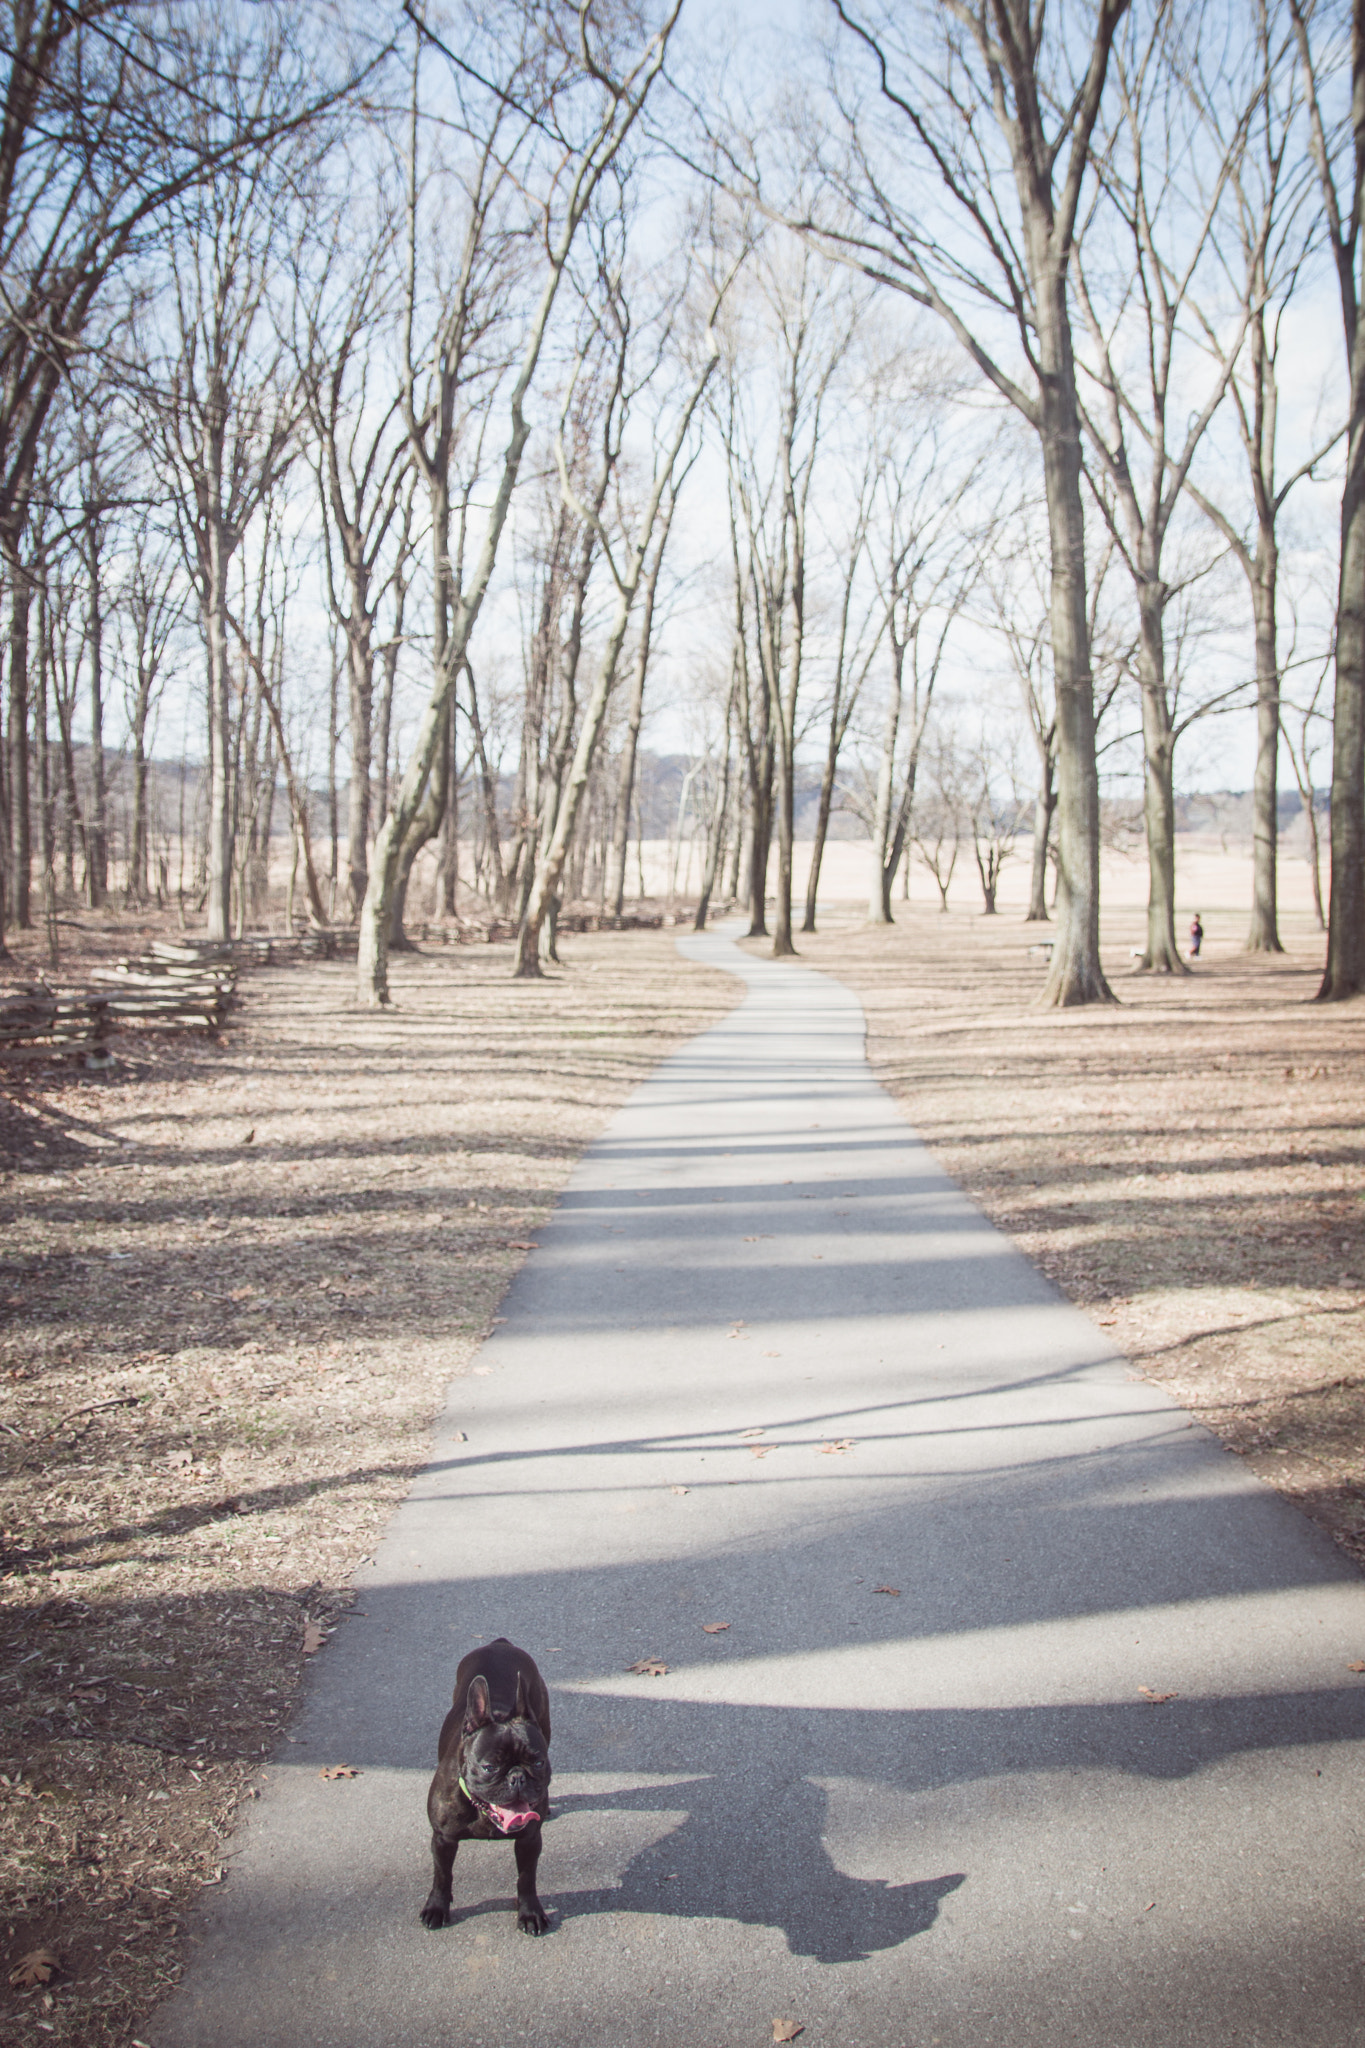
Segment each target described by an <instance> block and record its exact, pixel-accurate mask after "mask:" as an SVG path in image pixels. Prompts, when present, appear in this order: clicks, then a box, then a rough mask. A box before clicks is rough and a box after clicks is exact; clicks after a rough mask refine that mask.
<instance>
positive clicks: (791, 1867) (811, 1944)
mask: <svg viewBox="0 0 1365 2048" xmlns="http://www.w3.org/2000/svg"><path fill="white" fill-rule="evenodd" d="M675 1801H677V1802H678V1803H682V1802H685V1803H686V1806H687V1809H688V1810H687V1817H686V1819H685V1820H684V1821H683V1823H682V1825H681V1826H680V1827H678V1828H676V1829H674V1830H673V1831H672V1832H670V1833H669V1834H667V1835H665V1836H663V1837H662V1838H661V1839H659V1840H656V1841H654V1842H651V1843H650V1844H649V1845H648V1847H646V1848H644V1849H641V1850H640V1851H639V1852H638V1853H637V1854H636V1855H635V1856H633V1857H632V1858H631V1860H630V1862H629V1863H628V1864H627V1866H626V1868H625V1870H624V1872H623V1873H622V1876H621V1879H620V1882H619V1883H618V1884H614V1885H604V1886H602V1887H600V1888H599V1889H596V1890H591V1891H589V1890H583V1891H574V1890H568V1889H565V1888H564V1887H563V1886H560V1885H557V1884H556V1883H555V1868H554V1866H555V1832H556V1831H555V1826H554V1821H553V1818H552V1819H551V1822H550V1825H549V1827H548V1828H547V1829H546V1832H545V1856H544V1858H543V1860H542V1862H541V1882H542V1883H543V1885H544V1888H545V1905H546V1909H547V1911H549V1912H550V1913H551V1914H552V1916H553V1917H552V1920H551V1928H552V1930H553V1928H555V1927H556V1926H558V1925H559V1924H560V1922H561V1921H567V1920H571V1919H573V1920H577V1919H582V1918H584V1917H586V1916H589V1915H592V1914H597V1913H650V1914H655V1915H661V1916H663V1917H665V1918H669V1919H680V1920H693V1919H698V1920H701V1919H704V1920H734V1921H737V1922H739V1923H740V1924H741V1925H743V1926H748V1927H775V1928H779V1929H781V1931H782V1932H783V1934H785V1936H786V1939H787V1945H788V1947H789V1949H790V1950H791V1952H792V1954H793V1955H799V1956H810V1957H812V1958H814V1960H815V1961H817V1962H822V1963H851V1962H865V1961H866V1960H867V1959H868V1958H869V1957H870V1956H873V1955H876V1954H878V1953H880V1952H881V1951H883V1950H886V1949H892V1948H899V1946H900V1944H901V1943H902V1942H904V1941H909V1940H910V1939H911V1938H912V1937H913V1936H914V1935H917V1934H924V1933H926V1932H927V1930H928V1929H929V1928H930V1927H932V1926H933V1924H934V1922H935V1920H936V1919H937V1918H938V1909H939V1902H940V1900H942V1899H945V1898H947V1897H948V1895H949V1894H950V1893H951V1892H955V1891H956V1890H957V1888H958V1886H959V1885H961V1884H963V1883H965V1882H966V1879H965V1876H964V1874H963V1873H962V1872H960V1871H958V1872H952V1873H950V1874H948V1875H946V1876H943V1877H931V1878H921V1879H918V1880H916V1881H913V1882H910V1883H906V1884H893V1883H890V1882H888V1881H886V1880H884V1879H881V1878H865V1877H848V1876H846V1875H845V1874H844V1872H843V1871H841V1870H839V1869H837V1868H836V1866H835V1864H834V1863H833V1862H832V1860H831V1858H830V1855H829V1852H828V1850H827V1849H826V1848H825V1845H824V1841H823V1840H822V1835H821V1830H822V1826H823V1822H824V1818H825V1798H824V1794H823V1793H822V1792H821V1791H820V1790H819V1788H818V1787H817V1786H815V1785H812V1784H809V1783H807V1782H806V1781H805V1780H798V1781H796V1782H795V1783H793V1784H791V1785H789V1786H787V1787H785V1788H784V1789H783V1792H782V1795H781V1797H780V1799H778V1800H772V1799H768V1800H764V1801H762V1802H760V1804H759V1806H758V1809H757V1811H756V1812H754V1813H748V1812H746V1810H745V1807H744V1804H743V1802H742V1800H736V1799H735V1798H734V1797H733V1796H732V1795H731V1794H730V1793H729V1792H728V1791H727V1789H726V1787H725V1785H724V1783H723V1781H721V1780H720V1779H715V1778H711V1779H705V1778H703V1779H693V1780H690V1781H689V1782H688V1783H687V1784H685V1785H682V1786H677V1787H653V1788H649V1789H645V1790H641V1791H634V1792H620V1793H610V1794H595V1793H570V1794H568V1795H567V1796H565V1797H562V1798H560V1797H555V1798H554V1800H553V1806H554V1810H555V1811H556V1812H558V1813H561V1814H564V1815H568V1814H570V1813H584V1812H618V1813H619V1812H630V1811H633V1810H635V1811H648V1812H652V1813H657V1811H658V1810H659V1808H660V1807H661V1806H670V1807H671V1806H672V1805H673V1804H674V1802H675ZM737 1834H739V1835H740V1836H742V1837H743V1838H744V1840H743V1847H742V1850H741V1853H739V1854H736V1839H735V1838H736V1835H737ZM566 1847H567V1843H566ZM476 1869H477V1866H476V1865H475V1862H474V1859H473V1858H469V1859H468V1860H466V1859H465V1857H464V1856H463V1854H462V1857H461V1863H460V1864H459V1865H457V1868H456V1879H455V1892H456V1896H455V1903H454V1910H453V1913H452V1916H451V1917H452V1921H453V1922H456V1923H458V1922H460V1921H463V1920H472V1919H476V1918H481V1917H482V1916H483V1915H484V1914H493V1913H502V1912H505V1911H506V1910H507V1909H508V1906H509V1905H510V1904H511V1901H510V1900H504V1899H497V1900H493V1899H483V1900H480V1901H479V1902H478V1903H477V1904H473V1905H469V1906H465V1905H462V1903H461V1901H460V1891H461V1883H460V1878H461V1874H463V1877H464V1880H465V1885H466V1887H468V1888H469V1889H471V1890H472V1889H473V1888H474V1886H475V1885H476V1884H477V1877H476V1876H475V1871H476ZM479 1874H480V1875H481V1874H482V1873H481V1872H480V1873H479Z"/></svg>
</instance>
